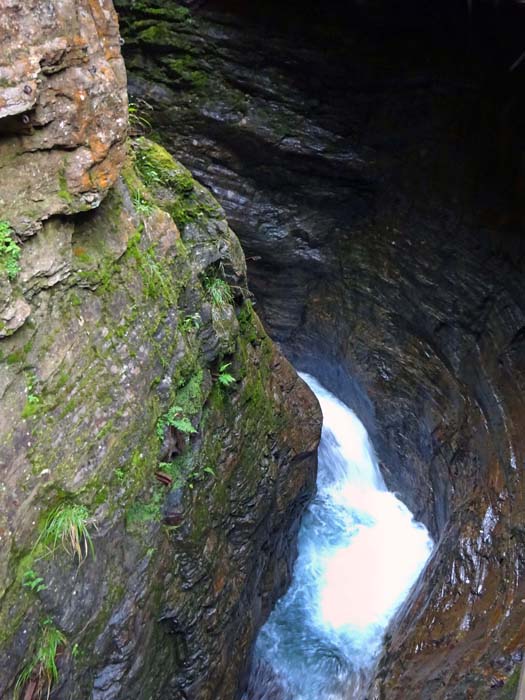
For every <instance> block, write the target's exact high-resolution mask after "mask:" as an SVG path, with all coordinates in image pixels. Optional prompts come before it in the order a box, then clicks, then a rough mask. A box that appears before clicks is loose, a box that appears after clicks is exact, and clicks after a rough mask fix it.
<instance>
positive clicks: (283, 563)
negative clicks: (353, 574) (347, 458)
mask: <svg viewBox="0 0 525 700" xmlns="http://www.w3.org/2000/svg"><path fill="white" fill-rule="evenodd" d="M0 33H1V36H2V39H1V42H2V55H1V57H0V63H1V64H2V65H0V176H1V178H0V445H1V446H2V448H1V450H0V543H1V547H0V696H1V697H2V698H6V700H7V699H9V700H12V699H13V698H15V697H16V698H20V697H23V698H24V700H40V699H41V698H44V697H50V698H55V699H56V700H62V699H65V698H76V699H78V700H80V699H81V698H82V699H84V698H85V699H87V698H90V699H92V700H110V699H111V698H115V699H116V698H120V699H124V698H136V699H137V700H138V699H140V698H144V700H146V699H148V700H152V699H153V698H164V697H170V698H180V699H181V700H182V699H186V700H189V699H192V698H193V699H194V700H206V699H209V700H212V699H213V700H217V699H219V698H223V699H224V700H227V699H229V698H232V697H234V695H235V693H236V689H237V688H238V687H239V685H241V678H243V677H244V676H245V674H246V669H247V665H248V663H249V658H250V652H251V647H252V644H253V641H254V638H255V634H256V632H257V630H258V628H259V627H260V626H261V624H262V623H263V622H264V620H265V618H266V616H267V615H268V614H269V611H270V609H271V607H272V605H273V604H274V602H275V600H276V598H277V597H278V596H279V595H280V594H282V592H283V591H284V590H285V588H286V586H287V585H288V583H289V581H290V576H291V567H292V564H293V560H294V557H295V546H296V535H297V529H298V527H299V521H300V517H301V515H302V512H303V510H304V508H305V506H306V504H307V503H308V501H309V499H310V498H311V496H312V494H313V491H314V488H315V476H316V449H317V444H318V441H319V433H320V411H319V407H318V405H317V402H316V400H315V398H314V397H313V396H312V394H311V393H310V391H309V390H308V389H307V387H306V385H305V384H304V383H303V382H302V381H301V380H300V379H299V378H298V377H297V375H296V373H295V371H294V370H293V369H292V367H291V365H290V364H289V363H288V362H287V361H286V360H285V359H284V357H283V356H282V355H281V354H280V353H279V351H278V350H277V348H276V347H275V346H274V345H273V344H272V342H271V341H270V339H269V338H268V336H267V335H266V333H265V331H264V330H263V328H262V326H261V323H260V321H259V320H258V318H257V316H256V314H255V312H254V311H253V308H252V304H251V301H250V294H249V292H248V290H247V286H246V265H245V259H244V255H243V252H242V249H241V247H240V244H239V242H238V240H237V238H236V236H235V234H234V233H233V231H232V230H231V228H230V226H229V224H228V222H227V220H226V217H225V214H224V211H223V209H222V208H221V206H220V205H219V203H218V202H217V201H216V199H215V198H214V197H213V196H212V195H211V194H210V193H209V192H208V191H207V190H206V189H205V188H204V187H203V186H202V185H201V184H199V183H198V182H196V181H195V180H194V179H193V178H192V176H191V174H190V173H189V172H188V171H187V170H186V169H185V168H184V167H183V166H182V165H181V164H179V163H177V162H176V161H174V160H173V159H172V157H171V156H170V155H169V154H168V153H167V152H166V151H164V149H162V148H160V147H158V146H157V145H156V144H154V143H152V142H150V141H147V140H145V139H137V140H134V141H133V142H127V143H126V142H125V137H126V134H127V113H126V105H127V96H126V91H125V85H126V82H125V74H124V68H123V62H122V58H121V56H120V40H119V35H118V30H117V23H116V15H115V13H114V10H113V6H112V4H111V2H106V0H96V1H92V0H86V1H85V2H84V1H83V0H79V1H78V2H73V1H72V0H71V1H69V0H64V1H63V2H62V1H61V2H46V3H41V2H27V3H19V2H10V1H6V2H1V1H0ZM30 234H31V235H30ZM32 234H36V235H32ZM54 664H56V672H55V670H54Z"/></svg>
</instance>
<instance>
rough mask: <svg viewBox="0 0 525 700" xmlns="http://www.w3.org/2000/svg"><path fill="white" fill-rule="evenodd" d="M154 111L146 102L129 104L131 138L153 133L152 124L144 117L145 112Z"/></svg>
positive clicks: (140, 101)
mask: <svg viewBox="0 0 525 700" xmlns="http://www.w3.org/2000/svg"><path fill="white" fill-rule="evenodd" d="M152 109H153V107H152V106H151V105H150V104H149V103H148V102H146V100H139V101H138V102H130V103H129V104H128V122H129V132H130V135H131V136H140V135H143V134H146V133H148V132H149V131H151V122H150V120H149V119H148V118H147V117H145V116H144V112H146V111H151V110H152Z"/></svg>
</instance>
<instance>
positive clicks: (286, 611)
mask: <svg viewBox="0 0 525 700" xmlns="http://www.w3.org/2000/svg"><path fill="white" fill-rule="evenodd" d="M301 376H302V377H303V379H304V380H305V381H306V382H307V383H308V385H309V386H310V388H311V389H312V391H313V392H314V393H315V394H316V396H317V398H318V399H319V402H320V404H321V408H322V411H323V418H324V425H323V433H322V438H321V444H320V447H319V476H318V481H317V487H318V492H317V496H316V498H315V500H314V501H313V502H312V504H311V505H310V507H309V509H308V511H307V513H306V515H305V517H304V520H303V524H302V526H301V531H300V535H299V556H298V559H297V562H296V564H295V569H294V577H293V581H292V585H291V587H290V589H289V590H288V592H287V593H286V595H285V596H284V597H283V598H282V599H281V600H280V601H279V602H278V603H277V605H276V607H275V609H274V611H273V612H272V614H271V616H270V618H269V620H268V622H267V623H266V625H265V626H264V627H263V629H262V630H261V632H260V634H259V638H258V640H257V645H256V654H255V668H256V670H255V671H254V674H253V675H252V679H251V687H250V691H249V694H248V696H247V697H248V700H274V698H275V699H277V698H278V699H279V700H281V699H282V700H343V699H344V700H347V699H350V698H362V697H363V692H364V688H363V685H364V684H365V683H366V679H367V672H368V671H369V670H370V669H371V667H372V666H373V663H374V660H375V658H376V656H377V653H378V651H379V649H380V647H381V642H382V636H383V633H384V630H385V627H386V625H387V623H388V621H389V620H390V619H391V617H392V615H393V614H394V612H395V611H396V609H397V608H398V607H399V605H400V604H401V603H402V601H403V600H404V599H405V597H406V595H407V593H408V591H409V589H410V587H411V586H412V584H413V583H414V582H415V580H416V578H417V576H418V574H419V572H420V571H421V569H422V568H423V566H424V564H425V562H426V560H427V559H428V556H429V554H430V552H431V548H432V541H431V539H430V537H429V535H428V532H427V530H426V529H425V527H424V526H423V525H421V524H419V523H416V522H415V521H414V520H413V518H412V515H411V513H410V512H409V510H408V509H407V508H406V507H405V506H404V505H403V504H402V503H401V502H400V501H399V500H398V499H397V498H396V497H395V496H394V494H393V493H390V492H389V491H387V489H386V486H385V483H384V481H383V478H382V476H381V473H380V472H379V468H378V465H377V461H376V459H375V456H374V452H373V449H372V447H371V445H370V442H369V440H368V435H367V432H366V430H365V428H364V427H363V425H362V423H361V422H360V421H359V419H358V418H357V416H356V415H355V414H354V413H353V412H352V411H351V410H350V409H349V408H348V407H347V406H345V405H344V404H343V403H341V401H339V400H338V399H337V398H336V397H335V396H333V395H332V394H331V393H330V392H328V391H327V390H326V389H324V387H322V386H321V385H320V384H319V382H318V381H317V380H315V379H314V378H313V377H311V376H309V375H301Z"/></svg>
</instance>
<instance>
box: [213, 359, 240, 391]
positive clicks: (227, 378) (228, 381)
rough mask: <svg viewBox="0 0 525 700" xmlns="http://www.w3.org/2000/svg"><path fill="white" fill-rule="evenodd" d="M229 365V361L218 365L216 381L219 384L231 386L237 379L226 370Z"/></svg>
mask: <svg viewBox="0 0 525 700" xmlns="http://www.w3.org/2000/svg"><path fill="white" fill-rule="evenodd" d="M230 366H231V362H224V363H223V364H222V365H220V367H219V373H218V374H217V381H218V382H219V384H221V386H225V387H229V386H232V384H235V382H236V381H237V380H236V379H235V377H234V376H233V375H232V374H230V373H229V372H227V369H228V367H230Z"/></svg>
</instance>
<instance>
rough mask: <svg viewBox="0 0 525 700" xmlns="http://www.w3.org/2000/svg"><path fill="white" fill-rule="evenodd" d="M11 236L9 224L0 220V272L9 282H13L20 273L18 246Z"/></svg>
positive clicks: (11, 231)
mask: <svg viewBox="0 0 525 700" xmlns="http://www.w3.org/2000/svg"><path fill="white" fill-rule="evenodd" d="M13 236H14V234H13V230H12V229H11V226H10V225H9V223H8V222H7V221H4V220H0V270H3V271H4V272H5V273H6V274H7V276H8V277H9V279H10V280H14V279H15V277H16V276H17V275H18V273H19V272H20V265H19V262H18V261H19V259H20V246H19V245H18V243H17V242H16V241H15V239H14V237H13Z"/></svg>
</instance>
